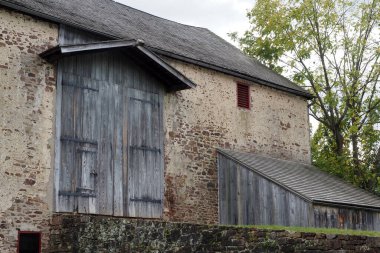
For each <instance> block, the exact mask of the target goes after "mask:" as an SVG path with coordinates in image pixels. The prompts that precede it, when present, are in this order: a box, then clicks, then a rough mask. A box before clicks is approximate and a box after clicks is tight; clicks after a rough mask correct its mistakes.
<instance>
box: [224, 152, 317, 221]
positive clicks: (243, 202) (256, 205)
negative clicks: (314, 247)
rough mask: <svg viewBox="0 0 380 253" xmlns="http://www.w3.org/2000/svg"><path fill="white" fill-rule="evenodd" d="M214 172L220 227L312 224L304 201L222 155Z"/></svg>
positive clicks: (309, 212) (311, 218) (309, 208)
mask: <svg viewBox="0 0 380 253" xmlns="http://www.w3.org/2000/svg"><path fill="white" fill-rule="evenodd" d="M218 173H219V175H218V177H219V219H220V223H221V224H228V225H248V224H254V225H274V224H275V225H283V226H312V225H313V216H312V215H310V214H312V213H311V212H312V210H311V205H310V204H309V203H308V202H306V201H305V200H303V199H302V198H300V197H298V196H297V195H295V194H293V193H291V192H289V191H288V190H286V189H284V188H283V187H280V186H278V185H277V184H274V183H273V182H271V181H269V180H267V179H265V178H263V177H262V176H260V175H258V174H257V173H255V172H253V171H252V170H250V169H248V168H246V167H244V166H241V165H239V164H238V163H236V162H234V161H233V160H231V159H229V158H227V157H225V156H224V155H222V154H218Z"/></svg>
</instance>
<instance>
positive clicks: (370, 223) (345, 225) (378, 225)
mask: <svg viewBox="0 0 380 253" xmlns="http://www.w3.org/2000/svg"><path fill="white" fill-rule="evenodd" d="M313 209H314V220H315V226H316V227H321V228H342V229H359V230H375V231H380V214H379V212H376V211H371V210H365V209H357V208H343V207H331V206H322V205H314V206H313Z"/></svg>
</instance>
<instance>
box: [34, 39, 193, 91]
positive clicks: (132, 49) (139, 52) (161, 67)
mask: <svg viewBox="0 0 380 253" xmlns="http://www.w3.org/2000/svg"><path fill="white" fill-rule="evenodd" d="M109 50H123V51H124V52H125V53H126V54H128V56H130V57H133V58H134V59H135V60H136V61H137V62H143V63H144V67H149V68H150V70H152V71H151V73H152V74H153V75H155V76H156V77H157V78H159V79H161V80H163V81H164V83H165V85H166V86H167V88H168V90H171V91H177V90H183V89H189V88H194V87H196V85H195V84H194V83H193V82H192V81H191V80H189V79H188V78H187V77H185V76H184V75H183V74H182V73H180V72H179V71H178V70H176V69H175V68H173V67H172V66H170V65H169V64H167V63H166V62H164V61H163V60H162V59H161V58H160V57H158V56H157V55H156V54H155V53H153V52H151V51H150V50H149V49H146V48H145V47H144V43H143V42H142V41H136V40H111V41H104V42H94V43H86V44H77V45H58V46H56V47H54V48H50V49H48V50H47V51H45V52H43V53H41V54H40V56H41V57H42V58H44V59H46V60H47V61H50V62H51V61H55V60H56V59H59V58H62V57H65V56H70V55H75V54H86V53H91V52H99V51H109Z"/></svg>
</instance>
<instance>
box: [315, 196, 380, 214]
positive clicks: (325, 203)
mask: <svg viewBox="0 0 380 253" xmlns="http://www.w3.org/2000/svg"><path fill="white" fill-rule="evenodd" d="M312 204H313V205H322V206H333V207H340V208H350V209H352V208H354V209H360V210H367V211H375V212H379V210H380V207H376V206H367V205H358V204H350V203H339V202H332V201H331V202H330V201H325V200H317V199H313V200H312Z"/></svg>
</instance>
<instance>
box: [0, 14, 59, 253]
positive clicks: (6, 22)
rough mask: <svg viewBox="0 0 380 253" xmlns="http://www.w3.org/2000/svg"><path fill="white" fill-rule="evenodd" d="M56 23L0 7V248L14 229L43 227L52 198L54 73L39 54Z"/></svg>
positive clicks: (9, 244) (11, 240)
mask: <svg viewBox="0 0 380 253" xmlns="http://www.w3.org/2000/svg"><path fill="white" fill-rule="evenodd" d="M57 38H58V28H57V26H56V25H53V24H50V23H47V22H43V21H40V20H37V19H34V18H32V17H30V16H27V15H22V14H20V13H17V12H14V11H10V10H7V9H4V8H2V7H0V186H1V191H0V203H1V204H0V252H2V253H8V252H12V253H14V252H15V251H16V244H17V234H18V231H17V230H24V231H41V232H43V235H42V238H43V239H42V241H43V247H44V248H46V246H47V242H48V240H47V236H48V231H49V221H50V218H51V217H50V215H51V207H50V205H51V203H52V189H53V187H52V185H51V184H50V181H51V178H52V174H53V173H52V161H53V159H52V157H53V148H54V141H53V140H54V138H53V136H54V134H53V129H54V127H53V126H54V110H55V109H54V103H55V73H54V68H53V66H52V65H50V64H47V63H46V62H44V61H43V60H42V59H41V58H39V56H38V54H39V53H41V52H43V51H45V50H46V49H47V48H49V47H52V46H54V45H56V43H57Z"/></svg>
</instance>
